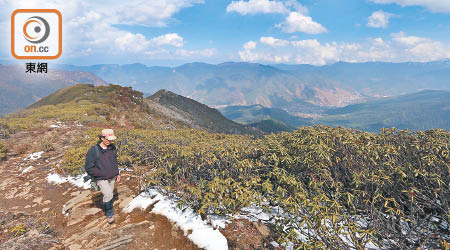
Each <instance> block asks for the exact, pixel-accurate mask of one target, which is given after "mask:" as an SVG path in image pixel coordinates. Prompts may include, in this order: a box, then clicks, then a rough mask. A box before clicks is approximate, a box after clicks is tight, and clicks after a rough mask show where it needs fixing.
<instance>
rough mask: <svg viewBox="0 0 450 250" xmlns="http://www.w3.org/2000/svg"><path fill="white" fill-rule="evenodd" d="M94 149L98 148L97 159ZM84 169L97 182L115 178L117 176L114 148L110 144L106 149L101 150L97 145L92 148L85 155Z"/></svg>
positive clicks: (117, 169) (117, 168)
mask: <svg viewBox="0 0 450 250" xmlns="http://www.w3.org/2000/svg"><path fill="white" fill-rule="evenodd" d="M95 147H98V149H99V152H100V154H99V156H98V159H97V153H96V149H95ZM84 168H85V169H86V172H87V173H88V174H89V175H90V176H93V177H95V178H96V179H97V180H109V179H111V178H114V177H116V176H117V175H118V174H119V166H118V164H117V150H116V146H114V144H110V145H109V146H108V148H107V149H103V148H102V147H100V145H99V144H96V145H94V146H92V147H91V148H90V149H89V151H88V152H87V154H86V162H85V164H84Z"/></svg>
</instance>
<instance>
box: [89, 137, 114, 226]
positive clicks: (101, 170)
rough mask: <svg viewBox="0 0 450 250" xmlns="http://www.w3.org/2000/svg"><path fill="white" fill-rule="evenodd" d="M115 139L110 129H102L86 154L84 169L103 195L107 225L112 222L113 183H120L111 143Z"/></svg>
mask: <svg viewBox="0 0 450 250" xmlns="http://www.w3.org/2000/svg"><path fill="white" fill-rule="evenodd" d="M115 139H116V137H115V136H114V131H113V130H112V129H103V130H102V134H101V135H99V141H98V143H97V144H96V145H94V146H92V147H91V148H90V149H89V151H88V152H87V154H86V162H85V166H84V168H85V169H86V172H87V173H88V175H90V176H92V177H93V178H95V180H96V181H97V185H98V186H99V187H100V190H101V191H102V194H103V209H104V211H105V215H106V216H107V217H108V223H110V224H111V223H113V222H114V207H113V204H114V200H113V196H114V183H115V182H116V181H117V182H120V174H119V167H118V163H117V150H116V146H115V145H114V144H113V143H112V142H113V141H114V140H115Z"/></svg>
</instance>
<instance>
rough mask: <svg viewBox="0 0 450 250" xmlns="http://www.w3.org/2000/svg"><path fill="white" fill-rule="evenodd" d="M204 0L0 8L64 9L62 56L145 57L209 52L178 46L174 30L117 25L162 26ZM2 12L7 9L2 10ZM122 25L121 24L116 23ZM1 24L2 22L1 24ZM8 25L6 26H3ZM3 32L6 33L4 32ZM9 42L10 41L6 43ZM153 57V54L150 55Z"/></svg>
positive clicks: (10, 1)
mask: <svg viewBox="0 0 450 250" xmlns="http://www.w3.org/2000/svg"><path fill="white" fill-rule="evenodd" d="M203 2H204V1H203V0H158V1H144V0H129V1H127V3H126V4H124V3H123V1H121V0H111V1H108V4H104V2H88V1H82V0H71V1H66V0H53V1H38V0H3V1H0V9H5V10H9V13H11V12H12V11H13V10H14V9H19V8H27V9H29V8H56V9H58V10H60V11H61V12H62V13H63V24H64V25H63V34H64V36H63V47H64V53H63V56H65V57H67V58H76V57H84V56H91V55H102V54H103V55H105V54H106V55H119V56H120V55H128V56H129V55H133V54H135V56H136V59H138V58H139V59H145V55H158V56H159V57H160V58H165V57H167V58H171V57H172V56H173V55H177V56H178V57H192V56H211V55H212V54H213V53H211V51H215V50H212V49H209V50H208V51H209V53H205V52H204V51H203V50H194V51H189V50H186V49H183V50H182V52H181V53H180V52H179V51H180V49H181V48H182V47H183V46H184V39H183V37H182V36H181V35H179V34H177V33H167V34H163V35H159V36H154V37H147V36H145V35H144V34H141V33H133V32H130V31H127V30H125V29H121V28H119V27H123V25H125V26H126V25H141V26H148V27H164V26H167V25H169V24H170V23H171V22H173V21H174V19H173V16H174V15H175V14H176V13H178V12H179V11H180V10H181V9H183V8H188V7H191V6H193V5H195V4H201V3H203ZM5 13H8V12H6V11H5ZM8 18H9V15H1V14H0V21H1V22H2V23H6V22H8ZM119 25H122V26H119ZM3 27H4V26H3ZM6 27H8V26H6ZM5 33H6V34H8V33H9V30H8V32H5ZM8 46H9V44H8ZM152 58H154V57H152Z"/></svg>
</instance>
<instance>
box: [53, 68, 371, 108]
mask: <svg viewBox="0 0 450 250" xmlns="http://www.w3.org/2000/svg"><path fill="white" fill-rule="evenodd" d="M59 67H61V68H64V69H68V70H83V71H89V72H92V73H94V74H96V75H98V76H99V77H102V78H103V79H105V80H106V81H109V82H113V83H118V84H122V85H127V86H133V88H135V89H137V90H139V91H142V92H144V93H154V92H156V91H157V90H159V89H161V88H164V89H167V90H170V91H173V92H176V93H179V94H181V95H183V96H186V97H189V98H192V99H194V100H197V101H199V102H202V103H205V104H207V105H209V106H213V107H220V106H228V105H253V104H261V105H263V106H266V107H278V108H285V107H288V108H289V109H290V111H291V112H299V113H302V112H316V111H317V110H319V111H320V107H318V105H325V106H343V105H345V104H348V103H353V102H355V101H356V100H359V99H361V98H362V96H361V95H360V94H359V93H358V92H356V91H354V90H352V89H350V88H344V87H342V86H343V85H342V86H341V85H340V84H338V83H336V82H333V81H323V82H321V84H315V83H309V82H308V81H303V80H301V79H299V78H298V77H297V76H296V75H295V74H294V73H292V72H289V71H286V70H282V69H278V68H276V67H272V66H268V65H262V64H255V63H234V62H228V63H222V64H217V65H212V64H206V63H189V64H184V65H181V66H179V67H147V66H145V65H142V64H129V65H107V64H105V65H93V66H87V67H77V66H71V65H60V66H59Z"/></svg>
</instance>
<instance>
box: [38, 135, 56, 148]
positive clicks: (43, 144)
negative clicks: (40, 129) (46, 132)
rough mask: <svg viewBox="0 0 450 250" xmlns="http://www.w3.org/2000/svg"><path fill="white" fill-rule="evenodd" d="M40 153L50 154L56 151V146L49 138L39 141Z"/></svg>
mask: <svg viewBox="0 0 450 250" xmlns="http://www.w3.org/2000/svg"><path fill="white" fill-rule="evenodd" d="M38 145H39V151H44V152H50V151H54V150H55V146H53V143H52V142H51V140H50V139H49V138H47V137H46V138H43V139H41V140H40V141H39V144H38Z"/></svg>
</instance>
